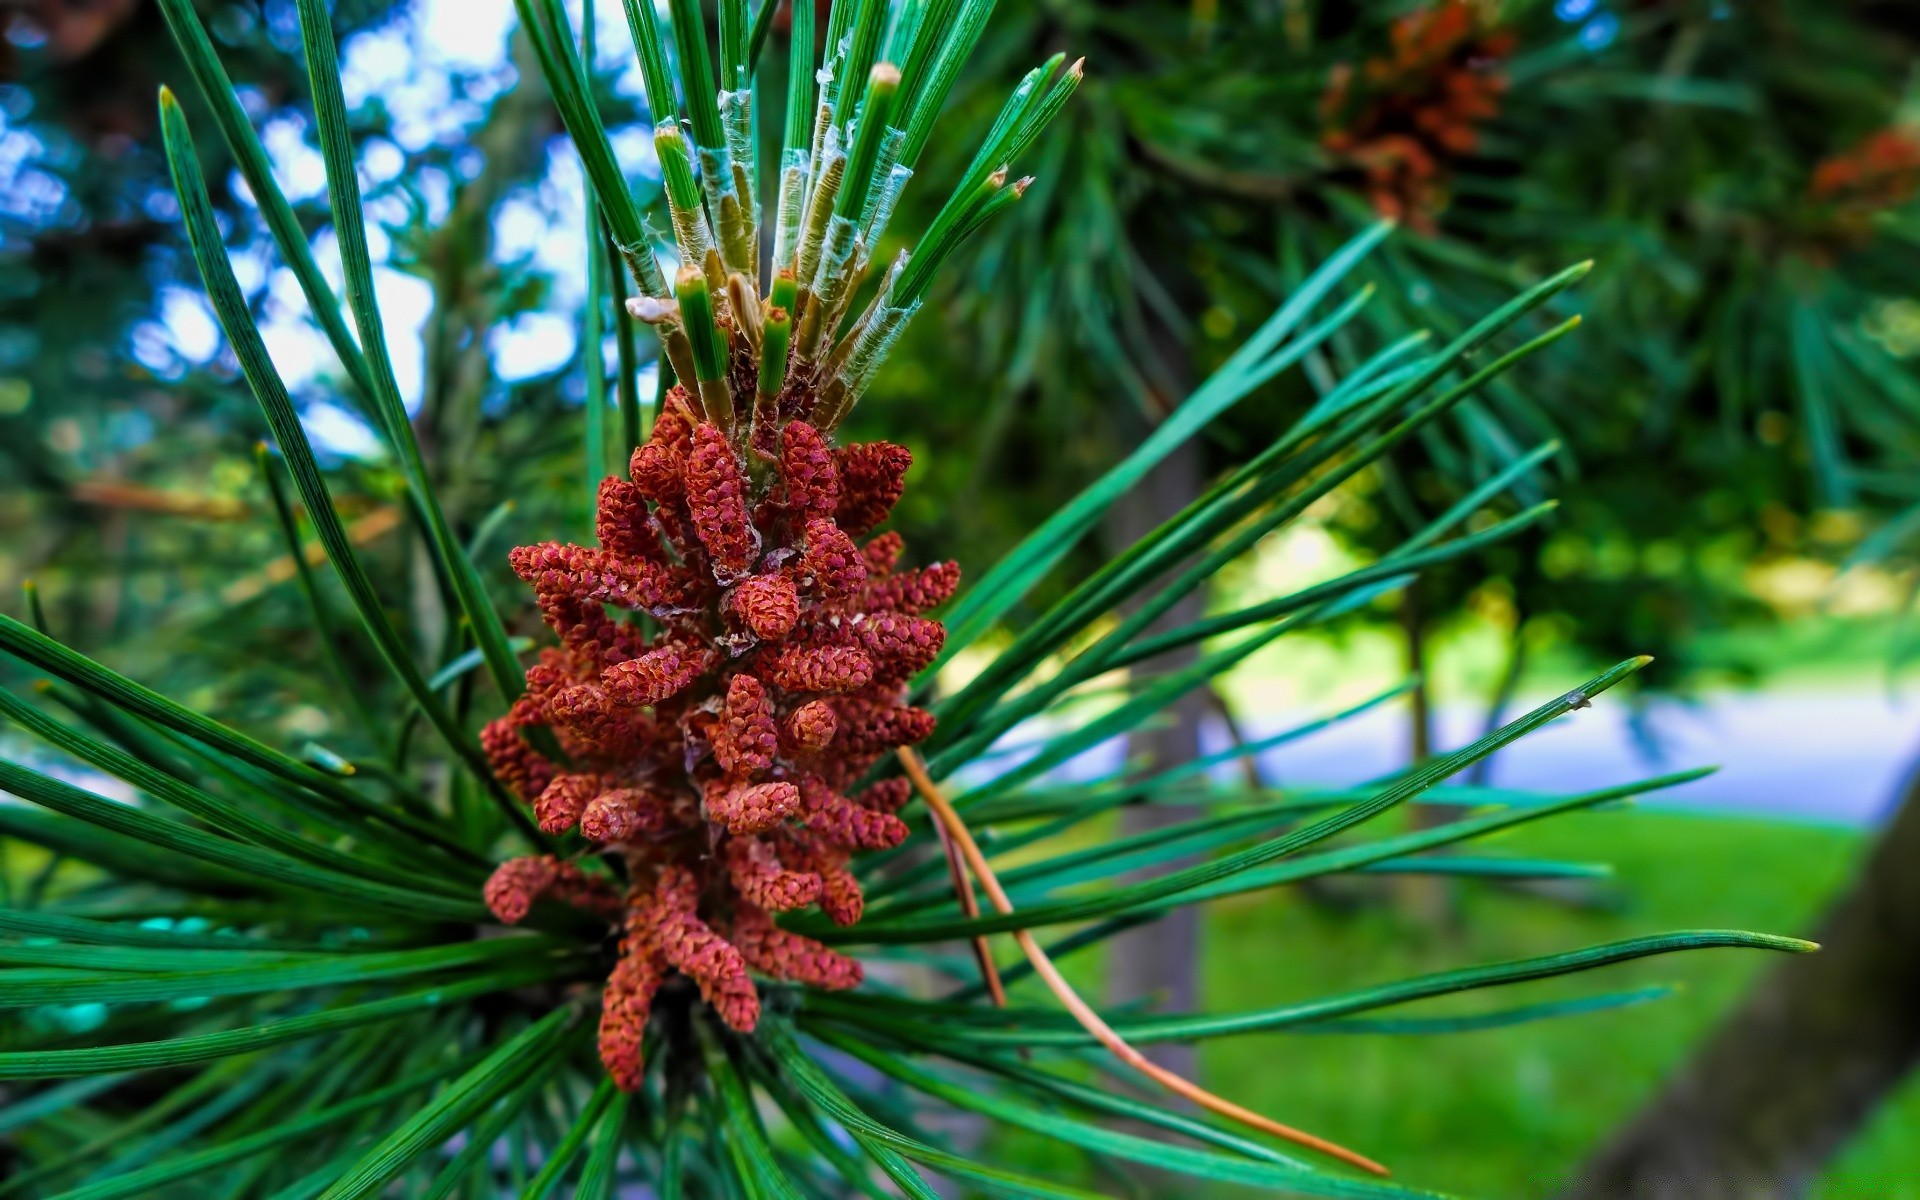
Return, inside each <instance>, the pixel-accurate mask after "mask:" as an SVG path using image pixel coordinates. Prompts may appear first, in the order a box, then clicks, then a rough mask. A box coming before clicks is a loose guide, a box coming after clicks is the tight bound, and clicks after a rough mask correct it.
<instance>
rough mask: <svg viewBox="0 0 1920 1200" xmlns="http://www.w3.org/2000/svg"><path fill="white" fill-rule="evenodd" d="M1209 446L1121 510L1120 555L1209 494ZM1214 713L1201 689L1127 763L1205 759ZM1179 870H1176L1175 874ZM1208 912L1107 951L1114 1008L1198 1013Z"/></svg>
mask: <svg viewBox="0 0 1920 1200" xmlns="http://www.w3.org/2000/svg"><path fill="white" fill-rule="evenodd" d="M1201 475H1202V464H1201V448H1200V446H1199V444H1198V443H1196V442H1192V441H1189V442H1187V443H1186V444H1184V445H1182V446H1180V447H1179V448H1178V449H1176V450H1174V452H1173V453H1172V454H1170V455H1168V456H1167V458H1166V459H1165V460H1164V461H1163V462H1161V464H1160V465H1159V466H1158V467H1156V468H1154V470H1153V471H1151V472H1149V473H1148V475H1147V477H1146V478H1145V479H1144V480H1142V481H1141V483H1140V485H1139V486H1138V487H1136V488H1134V489H1133V490H1132V491H1131V492H1128V493H1127V494H1126V495H1125V496H1124V497H1122V498H1121V500H1120V502H1119V503H1118V504H1116V505H1115V506H1114V510H1113V516H1112V518H1111V532H1112V536H1113V540H1114V547H1115V549H1116V551H1117V550H1120V549H1124V548H1125V547H1127V546H1129V545H1132V544H1133V542H1135V541H1136V540H1138V539H1139V538H1140V537H1142V536H1144V535H1145V534H1147V533H1149V532H1150V531H1152V530H1153V529H1154V528H1155V527H1156V526H1158V525H1159V524H1160V522H1162V521H1164V520H1165V519H1166V518H1168V517H1170V516H1172V515H1174V514H1175V513H1177V512H1179V511H1180V510H1181V509H1182V508H1183V507H1185V506H1186V505H1187V504H1188V503H1189V502H1191V501H1192V500H1193V498H1194V497H1196V496H1198V495H1199V494H1200V491H1201V483H1202V479H1201ZM1203 604H1204V596H1203V595H1202V593H1201V592H1199V591H1196V592H1194V593H1193V594H1192V595H1190V596H1187V597H1185V598H1184V599H1182V600H1181V601H1180V602H1179V603H1178V604H1176V605H1174V607H1173V609H1172V610H1171V611H1170V612H1168V613H1167V614H1166V615H1165V616H1163V617H1161V618H1160V620H1159V621H1158V622H1156V623H1155V625H1154V628H1155V629H1161V628H1171V627H1173V626H1176V625H1185V624H1188V623H1190V622H1192V621H1197V620H1199V619H1200V617H1201V615H1202V607H1203ZM1199 651H1200V648H1199V647H1198V646H1188V647H1184V648H1182V649H1180V650H1175V651H1170V652H1169V653H1167V654H1164V655H1162V656H1160V657H1158V658H1154V659H1149V660H1147V661H1146V662H1144V663H1141V664H1140V665H1139V666H1138V667H1136V668H1135V671H1136V673H1137V674H1138V675H1147V674H1160V673H1164V672H1167V671H1172V670H1177V669H1179V668H1181V667H1184V666H1188V665H1190V664H1191V663H1193V662H1194V661H1195V660H1196V659H1197V658H1198V657H1199ZM1206 712H1207V695H1206V691H1205V689H1204V688H1195V689H1194V690H1193V691H1190V692H1188V693H1187V694H1186V695H1185V696H1182V697H1181V698H1180V699H1179V701H1177V702H1176V703H1175V704H1173V705H1172V706H1171V707H1169V708H1168V709H1167V710H1166V711H1165V713H1163V714H1162V715H1163V717H1164V718H1165V719H1163V720H1161V721H1159V722H1157V723H1156V724H1154V725H1153V726H1152V727H1150V728H1146V729H1141V730H1139V731H1137V732H1135V733H1134V734H1132V735H1131V736H1129V737H1128V738H1127V758H1128V761H1129V763H1130V764H1131V765H1132V766H1133V767H1134V768H1136V769H1138V770H1142V771H1144V770H1149V769H1156V768H1162V767H1168V766H1172V765H1174V764H1176V763H1182V762H1187V761H1189V760H1191V759H1194V758H1197V757H1199V755H1200V724H1201V721H1202V719H1203V718H1204V717H1205V716H1206ZM1197 815H1198V814H1197V813H1196V811H1195V810H1194V809H1193V808H1191V807H1189V806H1176V805H1161V804H1138V805H1132V806H1129V807H1127V808H1124V809H1122V810H1121V813H1120V830H1121V834H1122V836H1125V835H1128V834H1135V833H1145V832H1147V831H1150V830H1154V829H1162V828H1165V827H1166V826H1169V825H1177V824H1179V823H1180V822H1182V821H1189V820H1192V819H1193V818H1194V817H1195V816H1197ZM1174 865H1179V864H1168V865H1167V866H1166V867H1164V868H1162V869H1163V870H1165V869H1171V867H1172V866H1174ZM1199 939H1200V913H1199V910H1198V909H1197V908H1196V907H1194V906H1193V905H1187V906H1185V907H1182V908H1178V909H1176V910H1174V911H1173V912H1171V913H1169V914H1168V915H1167V916H1165V917H1162V918H1161V919H1160V920H1158V921H1156V922H1154V923H1153V924H1151V925H1143V926H1141V927H1139V928H1138V929H1132V930H1129V931H1127V932H1126V933H1124V934H1121V935H1119V936H1118V937H1115V938H1114V939H1113V940H1112V941H1111V942H1109V943H1108V949H1107V1000H1108V1002H1109V1003H1111V1004H1126V1003H1128V1002H1130V1001H1137V1000H1142V999H1146V1000H1151V1001H1154V1002H1156V1003H1157V1004H1158V1005H1159V1006H1161V1007H1163V1008H1165V1009H1167V1010H1170V1011H1192V1010H1193V1009H1194V1007H1195V1003H1196V1001H1197V999H1198V992H1199V960H1200V947H1199ZM1144 1053H1146V1055H1147V1056H1148V1057H1149V1058H1151V1059H1153V1060H1154V1061H1155V1062H1157V1063H1159V1064H1160V1065H1161V1066H1163V1067H1166V1068H1168V1069H1169V1070H1174V1071H1178V1072H1180V1073H1181V1074H1183V1075H1186V1076H1188V1077H1189V1078H1191V1077H1192V1075H1193V1067H1194V1061H1195V1059H1194V1050H1193V1047H1191V1046H1186V1045H1174V1044H1166V1045H1160V1046H1150V1047H1147V1048H1146V1050H1145V1051H1144Z"/></svg>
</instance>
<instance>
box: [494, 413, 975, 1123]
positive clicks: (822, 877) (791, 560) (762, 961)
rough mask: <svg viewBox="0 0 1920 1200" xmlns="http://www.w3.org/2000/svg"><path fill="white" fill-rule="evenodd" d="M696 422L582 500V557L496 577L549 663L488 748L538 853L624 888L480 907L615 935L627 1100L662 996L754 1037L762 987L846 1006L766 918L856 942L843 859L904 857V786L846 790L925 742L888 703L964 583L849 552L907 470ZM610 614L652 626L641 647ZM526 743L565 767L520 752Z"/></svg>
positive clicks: (885, 555)
mask: <svg viewBox="0 0 1920 1200" xmlns="http://www.w3.org/2000/svg"><path fill="white" fill-rule="evenodd" d="M695 411H696V410H695V409H694V407H693V403H692V401H691V399H690V398H689V397H688V396H687V394H686V393H685V392H684V391H683V390H682V389H680V388H675V389H673V391H672V392H671V393H669V396H668V400H667V403H666V404H665V406H664V408H663V411H662V413H661V416H660V418H659V420H658V422H657V423H656V424H655V426H654V430H653V435H652V437H651V439H650V440H649V441H648V442H647V444H645V445H643V446H641V447H640V448H639V449H638V450H637V451H635V453H634V455H633V461H632V464H631V470H630V479H620V478H617V477H610V478H608V479H606V480H605V481H604V482H603V483H602V484H601V487H600V494H599V508H598V516H597V533H598V541H599V543H600V545H599V546H598V547H587V546H574V545H562V544H559V543H552V542H547V543H542V544H540V545H536V546H522V547H520V548H519V549H516V550H515V551H514V552H513V554H512V563H513V568H514V570H515V571H516V572H517V573H518V574H519V575H520V577H521V578H522V579H524V580H526V581H527V583H529V584H530V585H532V587H533V589H534V592H535V594H536V596H537V597H538V600H539V605H540V611H541V614H542V615H543V616H544V617H545V619H546V622H547V624H548V625H549V626H551V627H552V628H553V630H554V632H555V633H557V634H558V635H559V639H560V644H559V645H558V646H555V647H552V648H549V649H546V650H543V651H542V652H541V655H540V661H539V662H538V663H537V664H536V665H534V666H533V667H532V668H530V669H529V670H528V671H527V691H526V694H525V695H524V696H523V697H522V698H521V699H520V700H519V701H517V702H516V703H515V704H514V706H513V707H512V709H511V710H510V711H509V712H508V714H507V715H506V716H504V717H502V718H500V719H499V720H496V721H494V722H493V723H492V724H490V725H488V726H487V728H486V729H485V731H484V732H483V734H482V740H483V743H484V745H485V748H486V751H487V754H488V757H489V758H490V759H491V761H492V763H493V766H494V770H495V771H496V772H497V773H498V774H499V776H500V778H501V779H502V780H503V781H504V782H505V783H507V784H508V785H509V786H510V787H512V788H513V789H514V790H516V791H517V792H518V793H519V794H520V795H521V796H522V797H523V798H524V799H525V800H526V801H527V802H528V803H530V804H531V805H532V806H533V810H534V816H535V819H536V820H537V822H538V823H539V825H540V827H541V829H543V830H544V831H546V832H547V833H549V834H554V835H558V834H563V833H565V832H566V831H568V830H571V829H574V828H576V827H577V828H578V829H579V831H580V833H581V835H582V836H583V837H584V838H585V839H586V840H587V841H588V842H590V843H593V845H594V847H595V848H596V850H597V851H599V852H601V853H603V854H605V855H607V856H608V857H610V858H614V859H616V860H617V861H618V862H619V863H621V864H623V865H624V868H625V876H626V889H625V893H624V894H621V892H620V891H619V889H618V888H617V887H616V885H614V884H613V883H612V882H610V881H609V880H608V879H607V878H606V877H605V876H603V875H598V874H589V873H587V872H586V871H583V870H582V869H581V868H580V867H579V866H577V865H576V864H574V863H572V862H567V861H563V860H561V859H559V858H556V857H552V856H541V857H532V858H519V859H513V860H511V861H509V862H507V863H504V864H502V865H501V866H500V867H499V868H498V869H497V870H496V871H495V872H494V874H493V877H492V878H491V879H490V880H489V881H488V883H487V888H486V900H487V904H488V907H490V908H491V909H492V910H493V912H494V914H495V915H496V916H497V917H499V919H500V920H502V921H504V922H507V923H510V924H511V923H513V922H516V921H518V920H520V919H521V918H523V917H524V916H526V914H527V912H528V911H529V909H530V907H531V906H532V904H533V903H534V902H535V901H536V900H537V899H539V898H540V897H542V896H543V895H544V896H551V897H553V898H555V899H559V900H562V901H565V902H567V903H570V904H573V905H576V906H578V907H581V908H584V909H587V910H589V911H592V912H595V913H599V914H604V915H605V916H606V917H607V918H608V920H609V921H610V922H614V923H617V925H618V927H619V929H620V931H621V933H622V938H621V942H620V958H619V962H618V965H617V966H616V967H615V968H614V970H613V972H612V974H611V976H610V977H609V979H608V980H607V984H606V990H605V993H604V1004H603V1008H602V1013H601V1020H600V1056H601V1059H602V1061H603V1062H604V1063H605V1064H606V1067H607V1070H608V1072H609V1073H610V1074H611V1075H612V1077H613V1079H614V1081H615V1082H616V1083H617V1084H618V1085H619V1086H620V1087H622V1088H625V1089H628V1090H632V1089H633V1088H635V1087H637V1086H638V1085H639V1082H640V1076H641V1069H642V1063H641V1038H642V1035H643V1034H644V1032H645V1030H646V1025H647V1019H648V1014H649V1011H650V1008H651V1005H652V1003H653V999H654V996H655V994H656V992H657V991H658V990H659V988H660V986H661V984H662V983H663V982H664V981H665V980H666V979H667V978H668V977H669V976H670V975H672V974H674V973H678V974H680V975H683V976H686V977H687V978H689V979H691V980H692V981H693V983H694V984H696V985H697V986H698V988H699V991H700V994H701V995H702V997H704V999H705V1000H706V1002H707V1003H708V1004H710V1005H711V1006H712V1008H713V1010H714V1011H715V1012H716V1013H717V1014H718V1015H719V1017H720V1018H721V1019H722V1020H724V1021H725V1022H726V1023H727V1024H728V1025H730V1026H732V1027H733V1028H734V1029H737V1030H740V1031H742V1032H747V1031H750V1030H752V1029H753V1027H754V1025H755V1023H756V1022H757V1021H758V1020H759V1016H760V997H759V993H758V992H757V990H756V988H755V986H754V982H753V979H752V975H753V973H755V972H757V973H759V974H761V975H764V976H766V977H768V978H772V979H780V980H793V981H797V982H800V983H804V984H808V985H811V986H814V987H822V988H849V987H852V986H854V985H856V984H857V983H859V982H860V978H861V971H860V965H859V964H858V963H857V962H855V961H853V960H852V959H850V958H847V957H845V956H843V955H841V954H838V953H836V952H834V951H832V950H830V949H828V948H827V947H826V946H823V945H821V944H820V943H818V942H815V941H813V940H811V939H808V938H804V937H801V936H799V935H797V934H793V933H790V932H787V931H786V930H783V929H781V928H780V927H779V926H777V925H776V924H775V923H774V921H773V918H772V916H771V915H770V914H773V913H776V912H782V911H788V910H793V909H798V908H803V907H806V906H809V905H818V906H819V907H820V909H821V910H822V911H823V912H825V913H826V914H827V916H828V917H829V918H831V919H832V920H833V921H834V922H835V923H837V924H841V925H850V924H852V923H854V922H855V921H858V920H859V919H860V914H861V908H862V903H863V900H862V896H861V892H860V887H859V885H858V883H857V882H856V881H855V879H854V877H853V875H852V874H851V873H849V872H848V870H847V862H848V859H849V857H850V856H851V855H853V854H855V853H857V852H859V851H862V850H875V849H883V848H887V847H891V846H895V845H898V844H899V843H900V842H901V840H902V839H904V838H905V837H906V833H907V830H906V826H905V825H904V824H903V823H902V822H901V821H900V819H899V818H898V817H897V816H896V815H894V814H895V812H896V811H897V810H898V809H899V808H900V807H901V805H903V804H904V803H905V802H906V800H907V797H908V794H909V786H908V784H907V782H906V781H905V780H900V779H889V780H885V781H883V782H880V783H877V784H873V785H871V786H868V787H866V788H865V789H863V790H855V789H856V786H857V784H858V782H859V781H860V779H861V778H862V776H864V775H865V774H866V772H867V770H868V768H869V767H871V766H872V765H873V764H874V763H875V762H876V761H878V759H879V758H880V757H881V756H882V755H885V754H887V753H889V752H890V751H892V750H894V749H896V748H897V747H900V746H905V745H910V744H912V743H915V742H918V741H920V740H922V739H924V738H925V737H926V736H927V735H928V734H929V733H931V732H932V730H933V718H932V716H931V715H930V714H929V713H927V712H926V711H925V710H923V709H919V708H915V707H912V706H910V705H908V704H907V703H906V684H907V681H908V680H909V679H910V678H911V677H912V676H913V675H914V674H915V673H916V672H918V671H919V670H921V669H922V668H923V667H925V666H927V664H929V663H931V662H932V661H933V659H934V658H935V657H936V656H937V655H938V654H939V652H940V648H941V646H942V644H943V642H944V639H945V630H944V628H943V627H942V626H941V624H940V623H939V622H938V621H934V620H931V619H929V618H927V617H925V616H923V615H922V614H924V613H925V612H926V611H927V610H929V609H932V608H933V607H935V606H937V605H938V604H940V603H941V602H942V601H944V600H946V599H947V598H948V597H949V596H950V595H952V593H953V590H954V588H955V587H956V586H957V584H958V583H959V572H958V569H957V568H956V567H955V566H954V564H952V563H937V564H934V565H932V566H928V567H923V568H920V569H918V570H904V569H901V568H900V567H899V566H898V563H899V559H900V554H901V549H902V546H901V541H900V537H899V535H897V534H894V533H885V534H881V535H879V536H877V537H872V538H871V539H870V540H868V541H867V542H866V543H865V544H864V545H862V544H860V543H859V542H858V541H856V539H857V538H861V537H865V536H866V535H868V534H870V533H871V532H872V531H873V529H874V527H875V526H877V525H879V524H880V523H881V522H882V521H884V520H885V519H886V517H887V514H888V513H889V511H890V510H891V509H892V507H893V505H894V503H895V502H896V501H897V500H898V499H899V498H900V494H901V491H902V488H903V485H904V479H905V476H906V471H907V467H908V465H909V464H910V463H911V461H912V456H911V455H910V454H909V453H908V451H907V450H906V449H905V448H904V447H901V446H896V445H892V444H890V443H885V442H875V443H868V444H864V445H849V446H844V447H841V448H838V449H834V448H831V447H830V446H829V445H828V442H827V439H826V437H824V436H823V435H822V434H821V433H820V431H819V430H818V429H816V428H815V427H814V426H813V425H812V424H810V423H808V422H807V421H805V420H793V421H790V422H789V423H787V424H786V425H785V426H784V427H783V428H781V429H779V430H778V431H777V437H768V436H766V435H765V433H761V434H759V435H758V436H755V437H754V438H753V442H754V449H752V450H751V451H744V452H743V450H742V449H741V448H740V447H738V446H736V445H735V444H734V443H733V442H732V441H731V440H730V439H729V438H728V437H727V436H726V435H725V434H724V433H722V432H721V431H720V430H719V429H718V428H716V427H715V426H713V425H711V424H708V423H705V422H703V421H700V420H699V419H698V418H697V417H695V416H693V415H691V414H692V413H693V412H695ZM771 442H777V445H769V444H768V443H771ZM749 456H750V457H749ZM609 606H611V607H614V608H622V609H628V610H632V611H635V612H639V613H644V614H647V616H648V617H649V618H650V621H649V622H648V624H650V626H651V627H652V632H651V633H650V634H649V633H648V632H647V631H646V630H644V629H643V627H642V625H641V624H639V623H634V622H630V621H625V620H615V619H613V618H612V617H610V616H608V615H607V611H606V609H607V607H609ZM535 726H544V727H546V728H548V729H550V730H551V731H552V733H553V735H554V737H555V738H556V739H557V741H558V744H559V746H560V748H561V749H562V750H563V751H564V752H565V756H566V761H565V762H564V763H557V762H555V761H553V760H551V759H550V758H548V757H547V756H545V755H543V754H542V753H540V752H539V751H538V750H536V749H535V748H534V746H533V745H532V744H531V743H530V742H529V741H528V740H527V738H526V737H525V736H523V731H525V730H527V729H528V728H529V727H535Z"/></svg>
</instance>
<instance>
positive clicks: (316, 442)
mask: <svg viewBox="0 0 1920 1200" xmlns="http://www.w3.org/2000/svg"><path fill="white" fill-rule="evenodd" d="M300 425H301V427H302V428H303V429H305V430H306V431H307V440H308V441H310V442H312V443H313V447H314V449H316V450H318V451H320V452H321V453H323V454H332V455H335V456H337V457H340V458H363V459H365V458H378V457H380V455H381V454H382V453H383V452H384V449H385V448H384V447H383V446H381V444H380V439H379V438H378V437H377V436H375V434H374V432H373V429H372V427H370V426H369V425H368V424H367V423H366V422H365V421H363V420H361V419H360V416H359V414H357V413H352V412H348V411H347V410H346V409H344V408H341V407H340V406H339V405H337V404H332V403H329V402H328V401H325V400H315V401H311V402H309V403H308V404H307V405H306V407H305V408H304V409H302V410H301V413H300Z"/></svg>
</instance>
